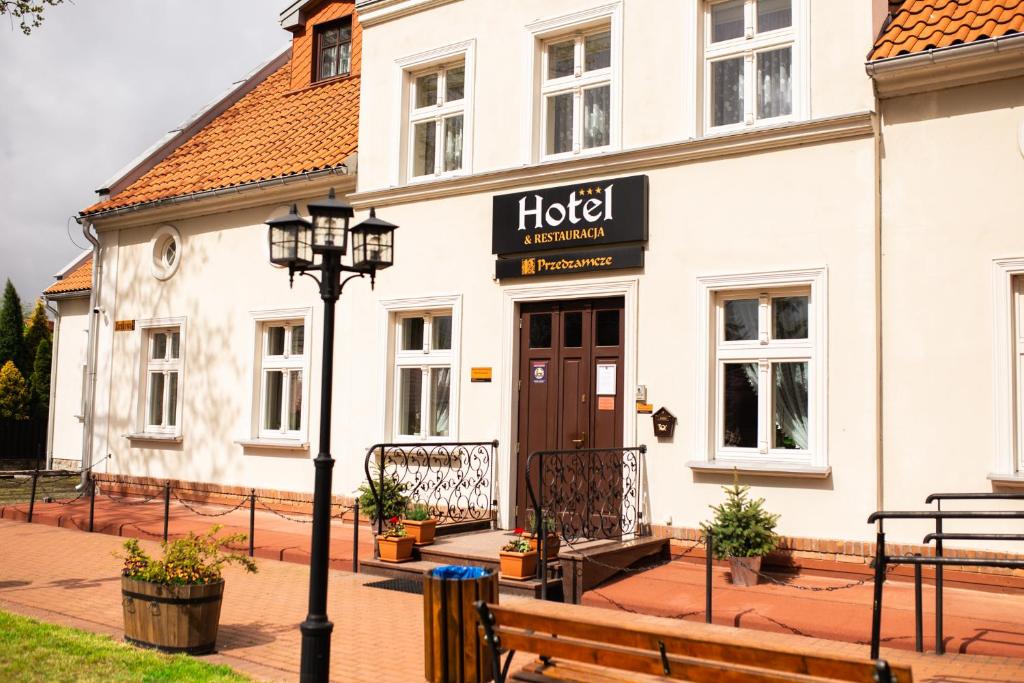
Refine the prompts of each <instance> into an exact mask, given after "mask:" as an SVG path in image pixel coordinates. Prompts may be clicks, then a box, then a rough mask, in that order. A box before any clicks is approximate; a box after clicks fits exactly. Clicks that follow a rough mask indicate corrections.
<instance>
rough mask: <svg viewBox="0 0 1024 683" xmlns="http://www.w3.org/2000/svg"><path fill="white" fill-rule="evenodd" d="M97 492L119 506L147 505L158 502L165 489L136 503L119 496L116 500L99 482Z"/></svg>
mask: <svg viewBox="0 0 1024 683" xmlns="http://www.w3.org/2000/svg"><path fill="white" fill-rule="evenodd" d="M96 490H97V491H99V492H100V493H101V494H102V495H103V496H105V497H107V498H109V499H110V501H111V502H113V503H116V504H118V505H145V504H146V503H149V502H150V501H153V500H156V499H157V498H159V497H160V496H162V495H163V487H161V490H160V491H159V492H157V493H154V494H153V495H152V496H150V497H148V498H143V499H142V500H137V501H134V502H128V499H127V497H125V496H119V497H117V498H115V497H114V496H112V495H110V494H109V493H107V492H106V491H104V490H103V487H101V486H100V483H99V482H96Z"/></svg>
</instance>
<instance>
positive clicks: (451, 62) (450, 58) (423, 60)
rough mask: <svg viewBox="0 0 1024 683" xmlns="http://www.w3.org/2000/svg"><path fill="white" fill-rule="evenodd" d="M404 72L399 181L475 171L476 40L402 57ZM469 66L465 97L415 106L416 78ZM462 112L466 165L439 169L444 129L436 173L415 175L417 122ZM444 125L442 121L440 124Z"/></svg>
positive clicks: (398, 124) (396, 171) (398, 120)
mask: <svg viewBox="0 0 1024 683" xmlns="http://www.w3.org/2000/svg"><path fill="white" fill-rule="evenodd" d="M395 64H396V65H397V67H398V70H399V74H400V78H399V81H400V84H401V93H400V96H399V102H401V106H400V107H398V108H397V110H396V114H397V118H396V119H395V122H394V130H395V135H396V139H398V140H399V141H400V146H399V153H398V154H397V155H395V156H394V166H393V173H392V175H393V177H394V178H395V181H396V184H401V183H402V182H407V183H422V182H427V181H431V180H441V179H445V178H454V177H458V176H463V175H469V174H471V173H472V172H473V130H474V125H473V123H474V122H473V118H474V117H473V111H474V102H475V98H476V83H475V81H476V78H475V73H476V71H475V70H476V40H467V41H463V42H460V43H454V44H452V45H445V46H443V47H439V48H436V49H433V50H428V51H426V52H419V53H416V54H413V55H409V56H406V57H402V58H400V59H398V60H396V61H395ZM460 65H461V66H463V67H464V68H465V74H466V76H465V89H464V91H463V97H462V100H460V101H458V102H457V103H452V104H451V105H446V104H445V103H443V102H442V103H440V104H439V105H435V106H433V107H422V108H419V109H417V108H416V107H415V103H416V100H415V87H416V78H417V77H419V76H423V75H425V74H427V73H430V72H431V71H443V70H446V69H450V68H453V67H457V66H460ZM441 88H442V83H441V82H440V81H439V82H438V94H439V96H440V94H441V92H443V91H442V90H441ZM459 112H461V113H462V117H463V118H462V168H461V169H459V170H454V171H445V172H439V171H440V169H441V164H440V163H439V159H438V156H437V155H439V154H440V155H442V156H443V152H442V149H443V145H442V142H443V137H442V136H441V133H442V132H443V127H442V130H439V131H438V135H437V137H436V138H435V140H436V145H437V147H436V149H435V165H434V173H431V174H428V175H422V176H415V177H414V176H413V172H412V168H413V146H414V145H415V139H414V135H413V127H414V124H415V123H421V122H423V121H427V120H430V119H431V118H436V119H438V120H443V119H444V118H448V117H450V116H455V115H457V114H458V113H459ZM439 125H440V124H439Z"/></svg>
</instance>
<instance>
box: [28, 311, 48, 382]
mask: <svg viewBox="0 0 1024 683" xmlns="http://www.w3.org/2000/svg"><path fill="white" fill-rule="evenodd" d="M44 339H49V340H50V341H51V343H52V342H53V339H52V334H51V332H50V321H49V319H47V317H46V309H45V308H43V300H42V299H36V306H35V308H33V309H32V315H31V316H30V317H29V321H28V324H27V325H26V326H25V347H26V349H27V351H28V357H29V358H30V359H33V367H34V366H35V361H34V359H35V357H36V349H37V348H38V347H39V342H41V341H43V340H44Z"/></svg>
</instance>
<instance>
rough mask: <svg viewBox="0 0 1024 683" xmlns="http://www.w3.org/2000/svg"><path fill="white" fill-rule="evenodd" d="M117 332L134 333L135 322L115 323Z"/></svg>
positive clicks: (122, 321) (117, 321) (123, 321)
mask: <svg viewBox="0 0 1024 683" xmlns="http://www.w3.org/2000/svg"><path fill="white" fill-rule="evenodd" d="M114 331H115V332H134V331H135V321H134V320H116V321H114Z"/></svg>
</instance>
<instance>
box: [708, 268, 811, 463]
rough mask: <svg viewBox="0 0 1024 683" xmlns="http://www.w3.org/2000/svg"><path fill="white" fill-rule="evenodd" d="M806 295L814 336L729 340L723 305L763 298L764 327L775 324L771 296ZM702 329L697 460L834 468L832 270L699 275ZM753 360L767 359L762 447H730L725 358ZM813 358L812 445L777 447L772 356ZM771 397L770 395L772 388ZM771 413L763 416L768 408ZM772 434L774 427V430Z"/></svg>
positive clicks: (761, 315) (762, 365)
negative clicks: (725, 429)
mask: <svg viewBox="0 0 1024 683" xmlns="http://www.w3.org/2000/svg"><path fill="white" fill-rule="evenodd" d="M787 294H796V295H800V294H806V295H807V296H809V301H808V316H809V319H808V339H807V340H775V341H770V340H769V339H768V338H767V336H766V335H762V336H761V337H760V338H759V339H758V340H756V341H747V342H724V341H722V339H723V332H722V316H721V314H720V312H719V309H720V306H721V303H722V302H723V301H725V300H728V299H730V298H732V299H746V298H754V297H757V298H759V299H761V301H760V311H759V320H760V328H761V330H762V331H763V330H765V329H767V326H768V325H769V324H770V319H769V318H768V316H769V309H768V307H767V301H765V299H764V297H767V298H768V299H770V298H771V297H772V296H785V295H787ZM697 296H698V301H697V311H698V320H697V327H696V328H695V329H697V330H700V331H701V332H700V334H699V335H698V339H699V343H698V353H699V357H698V375H697V387H698V396H697V416H696V421H695V424H696V429H695V432H696V444H695V447H696V458H695V460H696V461H697V462H698V463H702V462H703V463H718V464H735V465H737V466H739V467H741V468H743V467H744V466H751V465H753V466H756V467H759V468H771V467H772V466H777V467H778V468H780V469H786V470H790V471H792V470H794V469H799V468H801V467H803V468H808V469H810V468H817V469H820V468H827V467H828V405H827V402H828V376H827V367H828V280H827V271H826V270H825V269H824V268H818V269H811V270H792V271H780V272H770V273H750V274H740V275H725V276H717V275H716V276H707V277H700V278H698V279H697ZM733 360H741V361H743V360H745V361H750V362H758V363H759V368H758V372H759V377H760V379H759V387H760V391H759V399H760V402H759V411H758V412H759V414H758V423H759V425H760V427H759V428H760V430H761V432H762V433H761V434H760V438H759V444H758V448H757V449H740V448H725V447H723V446H722V445H721V444H722V420H723V415H722V414H721V412H722V411H720V410H719V409H718V406H719V403H720V400H721V397H722V386H721V381H722V364H723V361H733ZM786 360H793V361H807V363H808V376H809V380H808V413H809V414H808V447H807V449H806V450H794V449H776V448H771V447H770V446H769V444H770V440H771V434H770V430H769V429H768V427H769V426H770V422H771V420H770V414H769V413H768V412H766V411H767V410H768V408H766V405H768V404H769V403H770V400H771V398H770V397H771V391H770V387H771V382H770V374H771V362H772V361H786ZM766 391H767V392H768V393H767V396H763V394H764V393H765V392H766ZM762 413H763V414H762ZM766 432H767V433H766Z"/></svg>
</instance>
